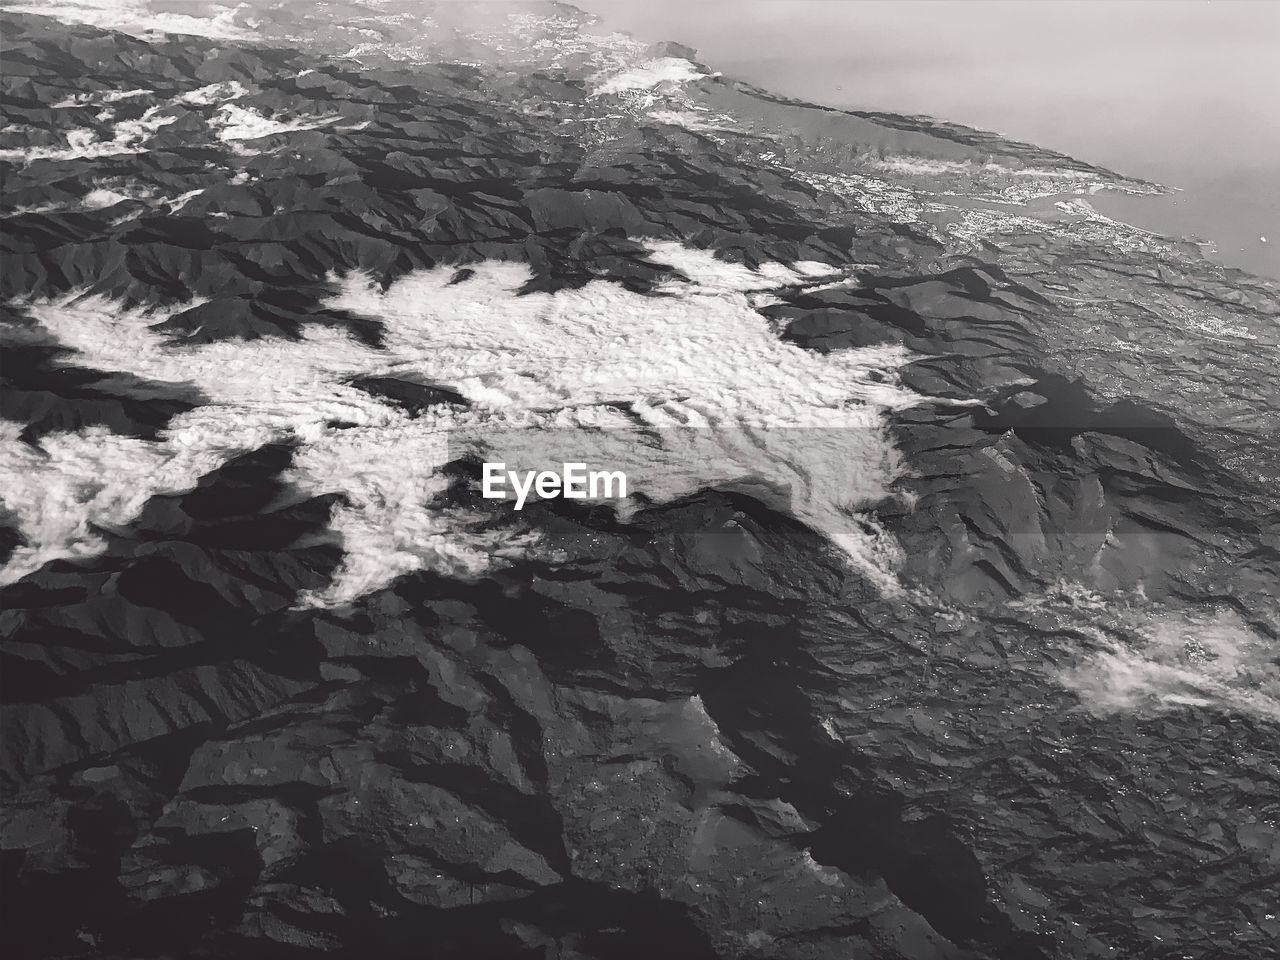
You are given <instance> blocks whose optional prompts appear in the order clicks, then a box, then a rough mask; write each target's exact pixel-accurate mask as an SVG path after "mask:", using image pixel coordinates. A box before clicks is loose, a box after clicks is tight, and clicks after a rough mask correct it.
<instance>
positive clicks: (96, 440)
mask: <svg viewBox="0 0 1280 960" xmlns="http://www.w3.org/2000/svg"><path fill="white" fill-rule="evenodd" d="M652 256H653V257H654V259H656V260H658V261H660V262H664V263H668V264H670V265H672V266H674V267H676V268H678V269H679V270H680V271H681V272H682V273H683V274H684V275H685V276H686V277H688V278H689V280H688V282H685V281H673V282H670V283H668V284H666V285H665V286H664V287H663V289H662V291H661V292H662V293H663V294H664V295H662V296H643V295H640V294H636V293H632V292H630V291H628V290H627V289H626V288H625V287H623V286H621V285H620V284H616V283H613V282H609V281H594V282H592V283H590V284H587V285H586V286H585V287H583V288H581V289H578V290H563V291H559V292H557V293H554V294H552V293H534V294H530V295H527V296H517V295H516V294H517V291H518V290H519V288H520V287H521V286H522V285H523V284H524V283H525V282H526V281H527V280H528V279H529V277H530V272H529V269H528V267H526V266H524V265H521V264H511V263H499V262H486V263H482V264H478V265H476V266H475V267H474V271H475V272H474V274H473V275H472V276H471V277H470V278H469V279H467V280H465V281H463V282H460V283H451V280H452V277H453V270H452V269H449V268H438V269H433V270H424V271H419V272H416V273H414V274H411V275H409V276H406V277H403V278H401V279H400V280H398V281H396V282H395V283H393V284H392V285H391V287H390V288H389V289H388V290H386V291H385V292H384V291H382V290H381V289H380V288H378V287H376V286H375V285H372V284H370V283H369V282H368V281H367V279H366V278H363V277H360V276H355V275H353V276H348V277H347V278H345V279H343V280H341V281H340V288H341V292H340V293H338V294H337V295H336V296H334V297H333V298H332V300H331V301H330V302H329V303H328V304H327V305H328V306H329V307H332V308H335V309H342V310H349V311H352V312H355V313H359V314H362V315H366V316H369V317H374V318H377V319H378V320H380V321H381V322H382V323H383V324H384V326H385V330H386V334H385V348H384V349H381V350H377V349H373V348H370V347H367V346H365V345H363V344H360V343H358V342H356V341H355V340H353V339H352V338H350V337H349V336H348V335H347V334H346V333H345V332H342V331H338V330H334V329H331V328H323V327H316V326H311V327H308V328H306V331H305V335H304V336H303V338H302V339H301V340H298V341H289V340H283V339H272V338H266V339H259V340H254V341H240V340H236V341H223V342H217V343H211V344H202V345H198V346H191V347H183V346H170V345H168V344H167V343H166V342H165V338H164V336H162V335H161V334H160V333H158V332H157V331H156V330H155V329H153V326H154V324H156V323H158V322H159V321H161V320H163V319H164V317H163V316H159V315H149V314H146V313H144V312H142V311H137V310H125V309H122V308H120V307H119V306H118V305H115V304H112V303H109V302H107V301H104V300H101V299H97V298H80V299H64V300H61V301H57V302H46V303H40V304H34V305H32V308H31V313H32V315H33V316H34V317H35V318H36V319H37V320H38V321H39V322H41V323H42V324H43V325H44V326H45V327H46V328H47V329H48V330H49V331H50V332H51V333H52V334H53V335H54V336H55V337H56V338H57V339H58V340H59V341H61V342H62V343H63V344H65V345H67V346H69V347H72V348H74V349H75V350H77V351H78V352H79V354H80V356H79V358H78V360H79V362H82V363H84V364H85V365H86V366H92V367H96V368H99V369H106V370H118V371H127V372H130V373H133V374H136V375H138V376H141V377H145V378H147V379H150V380H155V381H160V382H168V383H189V384H192V385H194V386H195V387H197V388H198V389H199V390H200V391H201V392H203V393H204V394H205V395H206V396H207V397H209V398H210V401H211V402H210V403H208V404H205V405H202V406H200V407H197V408H196V409H194V410H192V411H190V412H188V413H184V414H181V415H180V416H178V417H176V418H175V419H174V420H173V421H172V424H171V427H170V429H169V430H168V431H167V432H166V433H165V434H164V435H163V437H162V438H161V439H160V440H159V441H157V442H155V443H147V442H144V441H138V440H120V439H119V438H114V439H112V440H111V444H112V446H111V450H113V451H114V453H113V454H112V456H113V457H114V458H115V460H125V461H130V458H132V460H131V461H130V462H129V463H127V464H125V465H124V466H123V467H117V465H115V461H114V460H113V465H112V466H110V467H109V468H108V467H102V466H99V467H94V468H92V469H89V470H88V471H87V474H88V475H89V476H91V477H94V478H95V480H94V482H95V483H96V484H99V485H100V487H101V489H98V488H97V487H81V486H77V483H76V482H72V481H70V480H68V479H67V477H68V476H70V477H77V476H79V475H80V474H79V473H77V471H78V470H79V469H80V468H79V467H69V466H68V465H69V464H71V462H72V461H75V460H76V458H77V457H80V456H86V457H88V458H89V462H90V463H91V464H92V463H93V457H95V456H98V457H101V456H102V454H94V453H92V452H91V451H93V450H96V449H98V447H99V445H100V444H101V442H102V440H101V436H102V435H101V434H100V433H99V432H94V431H82V432H81V433H79V434H73V435H68V434H59V435H54V436H51V437H46V438H45V440H44V441H43V444H42V447H43V448H44V449H45V450H46V451H48V450H50V449H55V448H56V449H58V450H65V451H70V453H68V454H67V455H65V456H61V457H50V458H49V459H42V458H41V457H40V456H38V455H32V454H31V453H30V452H29V451H26V450H24V449H23V448H22V446H21V445H20V444H17V443H16V440H14V439H13V438H10V439H9V440H8V441H7V442H6V443H5V446H6V448H7V450H8V451H9V452H11V453H13V454H14V455H15V457H16V459H12V462H13V463H15V464H19V467H18V468H17V469H15V470H13V471H11V473H10V475H9V476H7V477H5V478H3V479H5V480H6V482H7V483H8V484H9V485H10V489H16V496H17V498H18V500H19V503H20V507H19V509H17V512H18V514H19V517H20V519H21V522H22V527H23V530H24V532H25V533H26V535H27V536H28V538H29V539H30V540H31V545H30V546H29V547H28V548H24V550H22V551H19V553H18V554H17V555H15V557H14V559H13V560H12V561H11V563H10V565H9V567H8V568H7V569H6V570H5V571H4V574H5V576H6V578H7V579H13V578H15V577H18V576H22V575H23V574H25V573H27V572H29V571H30V570H32V569H35V567H37V566H38V565H39V564H40V563H42V562H44V561H45V560H47V559H48V558H50V557H52V556H57V555H72V554H83V553H85V552H91V551H92V549H93V538H92V536H91V535H89V534H88V532H87V531H88V525H89V524H90V523H103V522H107V523H119V522H123V521H124V520H127V519H128V517H129V516H131V515H132V514H131V513H130V511H131V510H132V511H134V512H136V510H137V509H138V508H140V507H141V504H142V503H143V502H145V499H146V497H147V496H149V495H151V494H153V493H160V492H165V491H176V490H183V489H187V488H189V487H190V486H192V485H193V484H194V483H195V481H196V479H197V478H198V477H199V476H200V475H201V474H202V473H205V472H208V471H209V470H211V469H214V468H215V467H216V466H217V465H219V464H220V463H223V462H225V461H226V460H227V459H229V458H230V457H232V456H234V455H236V454H237V453H240V452H243V451H248V450H252V449H255V448H257V447H259V446H261V445H263V444H264V443H267V442H270V441H272V440H277V439H281V438H285V437H297V438H299V439H301V441H302V447H301V449H300V452H299V453H298V454H297V456H296V457H295V460H294V464H293V467H292V469H291V471H290V477H291V479H293V480H294V481H295V482H296V483H297V485H298V486H299V487H301V488H303V489H304V490H306V491H308V492H310V493H317V494H318V493H328V492H344V493H345V494H346V495H347V498H348V500H349V501H350V503H349V505H348V506H346V507H342V508H340V509H339V510H338V511H337V512H336V514H335V517H334V521H333V526H334V528H335V530H336V531H337V532H338V534H339V535H340V536H341V537H342V540H343V543H344V547H345V550H346V561H345V564H344V567H343V569H342V571H340V573H339V575H338V576H337V578H336V580H335V582H334V584H333V585H332V586H331V588H330V589H328V590H327V591H324V592H322V593H321V594H319V595H317V596H314V597H311V598H309V599H310V601H311V602H315V603H323V604H329V603H340V602H344V601H346V600H350V599H352V598H354V597H356V596H358V595H360V594H361V593H364V592H367V591H368V590H371V589H375V588H377V587H378V586H381V585H383V584H385V583H387V582H388V581H390V580H391V579H392V578H393V577H394V576H396V575H397V574H399V573H403V572H405V571H408V570H412V569H418V568H422V567H437V568H442V569H447V570H450V571H455V572H466V573H475V572H478V571H480V570H482V569H484V568H485V567H486V566H487V565H489V564H491V563H493V562H495V560H497V561H500V559H501V557H502V556H504V555H510V554H513V553H515V552H518V551H520V550H523V549H527V548H529V546H530V544H529V543H528V542H524V541H514V540H506V539H503V538H502V535H499V534H496V533H493V532H490V533H485V534H481V533H479V532H477V531H476V530H475V529H473V524H472V519H473V518H471V517H468V516H466V515H464V514H462V513H460V512H457V511H446V510H443V509H441V508H440V507H439V505H438V504H435V503H433V498H434V497H435V495H436V494H437V493H438V492H439V491H440V490H441V489H442V483H443V481H442V480H441V479H440V478H439V476H438V475H437V468H438V467H439V466H441V465H442V464H443V463H445V462H446V461H447V460H448V459H450V458H451V457H452V456H456V455H457V454H458V453H459V452H460V451H462V450H464V449H473V450H476V451H477V452H479V453H481V454H483V455H484V457H485V458H486V459H494V460H496V459H505V460H507V461H508V462H510V463H513V464H515V463H521V462H523V463H524V464H526V466H525V467H524V468H525V469H530V468H532V467H534V466H536V465H538V463H537V462H530V461H539V462H540V461H545V460H546V459H547V458H552V459H584V460H587V461H588V462H591V463H592V465H593V467H594V468H607V469H611V470H612V469H622V470H624V471H626V472H627V474H628V479H629V480H630V488H631V490H632V492H635V491H641V492H643V493H645V494H646V495H648V496H649V497H651V498H652V499H654V500H657V501H659V502H661V501H665V500H670V499H672V498H674V497H677V496H681V495H684V494H687V493H690V492H693V491H695V490H697V489H698V488H700V487H702V486H704V485H708V484H715V483H719V482H723V481H732V480H735V479H739V478H743V477H759V478H763V479H764V480H766V481H768V482H769V483H772V484H775V485H781V486H785V487H787V488H789V490H790V491H791V493H790V499H791V504H792V509H793V510H794V512H795V513H796V515H797V516H798V517H800V518H801V519H803V520H805V521H807V522H809V523H810V524H812V525H813V526H815V527H816V528H817V529H819V530H821V531H823V532H825V533H827V534H828V535H829V536H830V537H831V538H832V540H833V541H835V542H836V543H837V544H839V545H840V546H841V547H843V548H844V550H845V551H846V552H847V553H848V555H849V557H850V558H851V560H852V561H853V562H854V563H855V564H856V565H857V566H858V567H859V568H860V569H862V570H863V571H864V572H866V573H867V574H868V575H870V576H872V577H873V578H875V579H876V580H877V581H878V582H880V583H881V584H882V585H883V586H884V587H886V589H892V587H893V584H894V582H895V581H894V579H893V575H892V567H893V564H894V563H895V559H896V558H895V545H894V543H893V541H892V539H891V538H889V537H887V536H886V535H884V534H883V533H879V532H877V528H876V527H875V525H874V524H873V523H870V522H868V521H866V520H865V518H864V522H863V523H851V522H850V520H849V517H848V515H847V511H848V510H850V509H857V508H858V507H860V506H863V505H865V504H867V503H869V502H872V501H875V500H876V499H878V498H880V497H881V496H883V495H884V494H885V492H886V489H887V486H888V484H889V483H891V482H892V481H893V479H894V478H895V477H896V476H897V474H898V471H899V469H900V466H899V463H898V458H897V453H896V451H895V450H894V448H893V446H892V443H891V442H890V440H889V437H888V435H887V433H886V431H885V424H884V416H883V414H884V411H885V410H886V409H888V408H894V407H901V406H904V405H909V404H912V403H914V402H917V401H918V400H919V397H918V396H916V395H915V394H912V393H910V392H909V391H907V390H905V389H903V388H901V387H899V386H896V385H895V384H894V382H893V371H894V369H895V368H896V367H898V366H900V365H901V364H902V363H904V362H905V361H907V360H908V358H909V355H908V354H907V352H906V351H904V350H903V349H902V348H900V347H891V346H881V347H868V348H862V349H857V350H848V351H838V352H834V353H831V354H827V355H823V354H818V353H814V352H811V351H806V350H803V349H801V348H799V347H797V346H795V345H793V344H789V343H785V342H783V341H781V340H779V339H778V338H777V337H776V336H775V335H774V334H773V333H772V332H771V330H770V328H769V325H768V323H767V321H766V320H765V319H764V318H763V317H761V316H760V315H759V314H758V313H757V312H756V311H755V310H754V309H753V308H752V300H753V298H754V297H756V296H758V295H761V294H764V293H767V292H768V291H769V290H775V289H777V288H778V287H779V286H780V285H784V284H804V283H809V282H810V281H812V280H815V279H818V280H825V279H829V276H830V273H831V271H830V270H829V268H825V267H823V266H822V265H819V264H805V265H801V266H800V267H799V268H796V269H790V268H785V267H782V266H779V265H777V264H771V265H767V266H765V267H764V268H762V269H761V270H759V271H754V270H750V269H748V268H746V267H743V266H741V265H735V264H729V263H725V262H722V261H719V260H716V259H715V258H714V257H713V256H712V255H711V254H709V253H706V252H703V251H696V250H689V249H686V248H684V247H681V246H680V245H678V244H673V243H657V244H653V245H652ZM387 374H395V375H400V376H410V377H418V378H423V379H425V380H427V381H431V382H437V383H441V384H446V385H448V386H450V387H452V388H453V389H455V390H457V391H458V392H459V393H461V394H462V395H463V396H464V397H466V398H467V399H468V400H469V401H470V402H471V406H470V407H468V408H465V409H463V408H459V407H454V406H443V407H435V408H433V409H432V410H430V411H428V412H427V413H426V414H425V415H424V416H422V417H420V418H418V419H411V418H409V417H408V416H407V415H405V414H404V412H403V411H401V410H400V409H399V408H398V407H396V406H394V405H392V404H391V403H389V402H383V401H381V400H379V399H377V398H374V397H371V396H369V395H367V394H366V393H364V392H362V391H360V390H357V389H354V388H353V387H350V386H348V385H346V383H345V382H344V381H345V380H347V379H348V378H350V377H352V376H356V375H387ZM619 401H626V402H627V403H629V404H631V406H632V409H633V411H634V414H633V415H634V416H635V417H638V418H639V419H640V420H642V421H643V422H644V424H646V425H647V426H649V427H650V428H652V429H651V431H650V434H649V435H648V439H647V440H644V441H643V442H637V433H636V432H635V424H634V422H633V421H632V420H630V419H628V418H627V417H626V416H624V415H623V414H622V413H620V412H619V411H618V410H617V409H616V408H614V407H612V406H610V404H614V403H617V402H619ZM337 421H341V422H344V423H347V424H352V425H354V426H350V427H347V428H342V429H340V428H336V427H331V426H329V424H330V423H331V422H337ZM570 448H573V449H572V450H571V449H570ZM48 490H58V491H63V492H60V493H57V496H56V501H50V499H49V496H51V495H52V494H49V493H47V492H46V491H48ZM77 491H80V493H77ZM81 493H82V494H83V495H81ZM51 510H53V511H55V512H57V513H58V514H59V515H60V516H61V519H58V520H56V522H55V521H51V520H50V519H49V517H47V516H46V514H47V513H48V512H49V511H51Z"/></svg>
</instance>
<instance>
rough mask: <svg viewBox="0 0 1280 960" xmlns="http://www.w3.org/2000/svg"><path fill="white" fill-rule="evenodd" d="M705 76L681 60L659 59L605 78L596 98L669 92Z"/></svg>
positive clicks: (672, 58) (598, 85)
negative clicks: (648, 91)
mask: <svg viewBox="0 0 1280 960" xmlns="http://www.w3.org/2000/svg"><path fill="white" fill-rule="evenodd" d="M705 76H706V74H705V73H701V72H699V70H698V69H697V68H696V67H695V66H694V65H693V64H692V63H690V62H689V61H688V60H685V59H683V58H681V57H660V58H659V59H657V60H650V61H648V62H647V63H643V64H641V65H639V66H636V67H631V68H630V69H627V70H622V71H620V72H618V73H615V74H613V75H611V76H608V77H606V78H604V79H603V80H601V81H600V82H599V83H598V84H597V86H596V88H595V90H594V92H593V94H594V96H597V97H599V96H604V95H607V94H618V93H629V92H633V91H641V90H653V89H655V88H657V89H659V90H670V89H672V88H675V87H678V86H680V84H682V83H688V82H689V81H690V80H700V79H701V78H703V77H705Z"/></svg>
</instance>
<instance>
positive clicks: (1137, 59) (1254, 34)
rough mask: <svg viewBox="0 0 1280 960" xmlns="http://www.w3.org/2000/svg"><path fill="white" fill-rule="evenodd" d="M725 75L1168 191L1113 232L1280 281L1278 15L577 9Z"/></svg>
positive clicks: (1117, 213) (1106, 196)
mask: <svg viewBox="0 0 1280 960" xmlns="http://www.w3.org/2000/svg"><path fill="white" fill-rule="evenodd" d="M576 5H577V6H579V7H580V8H582V9H585V10H588V11H590V12H591V13H594V14H596V15H597V16H599V17H600V18H601V23H600V25H599V26H600V27H603V28H605V29H612V30H619V31H625V32H629V33H631V34H632V35H633V36H634V37H635V38H636V39H640V40H675V41H678V42H681V43H684V44H687V45H689V46H693V47H695V48H696V49H697V50H698V55H699V59H700V60H701V61H702V62H704V63H706V64H707V65H708V66H709V67H711V68H712V69H713V70H718V71H721V72H722V73H724V74H725V75H727V76H730V77H733V78H735V79H740V80H745V81H748V82H750V83H753V84H756V85H757V86H761V87H764V88H766V89H769V90H771V91H773V92H775V93H780V94H784V95H787V96H791V97H796V98H799V99H803V100H807V101H810V102H813V103H819V104H823V105H826V106H832V107H839V108H842V109H855V110H877V111H889V112H895V113H903V114H923V115H928V116H932V117H936V118H938V119H942V120H948V121H952V122H955V123H962V124H967V125H969V126H973V127H977V128H980V129H983V130H989V131H992V132H995V133H999V134H1001V135H1003V136H1006V137H1008V138H1010V139H1014V140H1022V141H1026V142H1029V143H1034V144H1037V145H1039V146H1042V147H1047V148H1049V149H1053V150H1058V151H1060V152H1062V153H1065V154H1068V155H1070V156H1072V157H1075V158H1077V159H1079V160H1083V161H1085V162H1088V163H1092V164H1096V165H1098V166H1102V167H1106V168H1108V169H1111V170H1114V171H1115V172H1117V173H1121V174H1125V175H1127V176H1131V177H1137V178H1140V179H1144V180H1150V181H1153V182H1156V183H1159V184H1161V185H1164V186H1166V187H1169V188H1170V192H1169V193H1166V194H1163V195H1156V196H1135V195H1129V194H1124V193H1120V192H1115V191H1105V192H1103V193H1100V194H1097V195H1095V196H1093V197H1091V198H1090V203H1091V204H1092V205H1093V206H1094V207H1095V208H1096V209H1097V210H1098V211H1099V212H1101V213H1102V214H1104V215H1106V216H1109V217H1112V218H1114V219H1117V220H1123V221H1125V222H1127V223H1131V224H1133V225H1134V226H1137V227H1141V228H1143V229H1146V230H1151V231H1153V232H1156V233H1159V234H1161V235H1165V236H1171V237H1177V238H1182V239H1189V240H1193V241H1199V242H1201V243H1203V244H1204V245H1205V247H1204V249H1205V252H1206V253H1207V255H1208V256H1209V257H1210V258H1211V259H1213V260H1216V261H1217V262H1219V263H1221V264H1223V265H1224V266H1228V267H1235V268H1238V269H1242V270H1245V271H1248V272H1250V273H1253V274H1256V275H1259V276H1264V277H1270V278H1275V279H1280V3H1275V2H1270V0H1267V2H1250V0H1232V2H1207V0H1198V2H1181V0H1172V2H1171V0H1161V2H1132V3H1100V2H1079V0H1071V2H1063V0H1048V2H1038V3H1023V4H1020V3H1011V2H1003V0H997V2H987V0H970V2H964V3H959V2H951V0H943V2H934V0H907V2H901V0H895V2H881V0H698V2H689V0H646V2H644V3H635V2H629V0H577V2H576Z"/></svg>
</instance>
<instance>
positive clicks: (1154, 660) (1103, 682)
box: [1056, 605, 1280, 720]
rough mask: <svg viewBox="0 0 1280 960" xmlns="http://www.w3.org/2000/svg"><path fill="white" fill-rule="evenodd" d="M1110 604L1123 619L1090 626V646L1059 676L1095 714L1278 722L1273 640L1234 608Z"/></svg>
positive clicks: (1279, 693) (1279, 691) (1279, 690)
mask: <svg viewBox="0 0 1280 960" xmlns="http://www.w3.org/2000/svg"><path fill="white" fill-rule="evenodd" d="M1106 609H1107V610H1108V611H1110V612H1113V613H1114V615H1115V616H1116V617H1117V618H1118V621H1117V622H1116V623H1115V624H1113V625H1111V628H1110V629H1107V628H1102V629H1099V628H1093V629H1089V630H1087V632H1088V633H1089V634H1090V635H1091V636H1092V637H1093V639H1094V641H1095V642H1094V644H1093V645H1092V649H1090V650H1089V651H1088V652H1086V653H1084V654H1083V655H1082V656H1081V657H1080V659H1079V661H1078V662H1077V663H1076V664H1075V665H1073V666H1071V667H1069V668H1066V669H1064V670H1060V671H1058V672H1057V674H1056V675H1057V678H1058V680H1059V681H1060V682H1061V683H1063V684H1064V685H1065V686H1066V687H1068V688H1069V689H1071V690H1073V691H1075V692H1076V694H1078V695H1079V697H1080V699H1081V700H1082V701H1083V703H1084V704H1085V706H1086V707H1088V708H1089V709H1090V710H1091V711H1093V712H1095V713H1099V714H1112V713H1133V712H1137V713H1162V712H1167V711H1170V710H1182V709H1185V708H1187V707H1218V708H1224V709H1227V710H1231V711H1233V712H1237V713H1247V714H1253V715H1255V716H1259V717H1263V718H1265V719H1269V720H1280V664H1277V663H1276V660H1275V650H1274V648H1273V645H1272V644H1271V643H1270V642H1269V641H1268V640H1267V639H1266V638H1264V637H1262V636H1260V635H1259V634H1258V633H1257V632H1256V631H1254V630H1253V629H1252V628H1251V627H1250V626H1249V625H1248V624H1247V623H1245V622H1244V621H1243V620H1242V619H1241V617H1240V615H1239V614H1238V613H1236V612H1235V611H1233V610H1229V609H1226V608H1216V609H1215V608H1208V609H1205V610H1196V611H1185V612H1179V611H1173V610H1156V611H1153V610H1147V609H1145V608H1141V607H1135V608H1133V609H1128V608H1124V607H1118V606H1115V605H1111V606H1108V607H1107V608H1106ZM1076 619H1079V613H1078V612H1076Z"/></svg>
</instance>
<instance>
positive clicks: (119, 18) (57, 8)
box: [5, 0, 258, 40]
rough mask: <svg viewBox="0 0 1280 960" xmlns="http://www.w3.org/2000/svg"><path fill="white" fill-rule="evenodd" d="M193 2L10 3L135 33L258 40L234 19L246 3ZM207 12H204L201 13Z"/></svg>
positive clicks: (69, 20)
mask: <svg viewBox="0 0 1280 960" xmlns="http://www.w3.org/2000/svg"><path fill="white" fill-rule="evenodd" d="M244 6H245V5H244V4H239V5H237V6H235V7H230V6H222V5H219V4H214V3H201V2H192V3H190V4H189V7H190V10H191V12H190V13H172V12H168V11H161V12H157V11H155V10H152V9H151V5H150V4H149V3H148V2H147V0H47V2H44V3H9V4H6V5H5V8H6V9H8V10H12V11H14V12H16V13H35V14H39V15H40V16H44V17H52V18H53V19H54V20H58V21H60V22H62V23H87V24H90V25H92V26H95V27H102V28H103V29H106V30H118V31H120V32H121V33H128V34H131V35H133V36H135V37H147V36H150V35H152V34H156V33H179V34H191V35H195V36H201V37H213V38H216V39H222V40H256V39H258V37H257V36H256V35H255V34H254V33H253V31H251V30H246V29H244V28H243V27H241V26H239V25H238V24H236V23H235V15H236V13H237V12H238V11H239V10H240V9H241V8H242V7H244ZM205 12H207V13H208V16H201V15H200V14H201V13H205Z"/></svg>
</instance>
